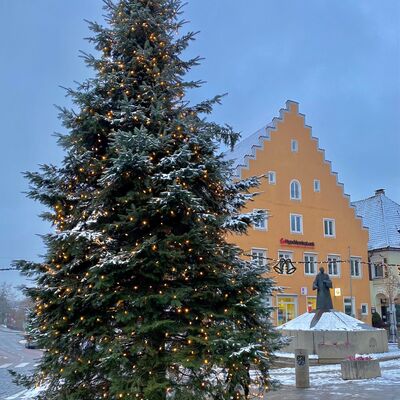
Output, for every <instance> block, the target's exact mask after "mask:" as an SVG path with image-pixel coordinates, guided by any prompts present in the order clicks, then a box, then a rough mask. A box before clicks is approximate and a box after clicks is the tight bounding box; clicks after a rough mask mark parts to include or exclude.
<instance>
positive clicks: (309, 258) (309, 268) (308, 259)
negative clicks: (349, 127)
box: [304, 254, 317, 275]
mask: <svg viewBox="0 0 400 400" xmlns="http://www.w3.org/2000/svg"><path fill="white" fill-rule="evenodd" d="M304 273H305V274H306V275H315V274H316V273H317V256H316V255H315V254H304Z"/></svg>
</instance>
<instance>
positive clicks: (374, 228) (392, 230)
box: [353, 189, 400, 323]
mask: <svg viewBox="0 0 400 400" xmlns="http://www.w3.org/2000/svg"><path fill="white" fill-rule="evenodd" d="M353 205H354V206H355V207H356V213H357V214H358V215H359V216H360V217H362V219H363V223H364V226H366V227H367V228H368V229H369V242H368V254H369V261H370V269H369V272H370V279H371V303H372V308H373V310H374V309H375V310H376V311H377V312H378V313H379V314H380V315H381V317H382V319H383V320H384V321H385V322H389V311H390V305H391V304H392V310H393V311H394V310H396V314H397V321H398V323H400V268H399V267H398V266H400V205H399V204H397V203H396V202H394V201H393V200H390V199H389V198H388V197H387V196H386V195H385V191H384V190H383V189H379V190H377V191H376V192H375V195H374V196H372V197H369V198H367V199H365V200H360V201H356V202H354V203H353Z"/></svg>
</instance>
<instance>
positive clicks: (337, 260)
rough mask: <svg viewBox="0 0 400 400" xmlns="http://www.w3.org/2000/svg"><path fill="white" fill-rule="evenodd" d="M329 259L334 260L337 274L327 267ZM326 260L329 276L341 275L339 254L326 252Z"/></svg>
mask: <svg viewBox="0 0 400 400" xmlns="http://www.w3.org/2000/svg"><path fill="white" fill-rule="evenodd" d="M329 259H331V260H335V261H336V269H337V274H334V273H332V272H331V271H330V269H329V267H330V262H331V261H329ZM326 261H328V264H327V272H328V275H329V276H333V277H336V278H337V277H340V275H341V268H340V267H341V263H340V256H339V255H338V254H328V257H327V258H326Z"/></svg>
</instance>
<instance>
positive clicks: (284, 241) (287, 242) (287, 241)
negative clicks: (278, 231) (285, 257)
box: [280, 238, 315, 247]
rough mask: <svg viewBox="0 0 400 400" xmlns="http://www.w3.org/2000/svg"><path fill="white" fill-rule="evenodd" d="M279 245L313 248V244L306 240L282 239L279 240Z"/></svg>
mask: <svg viewBox="0 0 400 400" xmlns="http://www.w3.org/2000/svg"><path fill="white" fill-rule="evenodd" d="M280 244H281V245H284V246H297V247H315V242H308V241H306V240H295V239H284V238H282V239H281V240H280Z"/></svg>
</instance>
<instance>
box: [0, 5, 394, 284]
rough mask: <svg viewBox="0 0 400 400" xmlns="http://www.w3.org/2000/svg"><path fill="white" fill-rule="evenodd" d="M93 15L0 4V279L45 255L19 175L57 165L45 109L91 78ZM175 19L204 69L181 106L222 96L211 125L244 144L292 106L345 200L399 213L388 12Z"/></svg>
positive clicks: (209, 11) (261, 11)
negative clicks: (228, 128)
mask: <svg viewBox="0 0 400 400" xmlns="http://www.w3.org/2000/svg"><path fill="white" fill-rule="evenodd" d="M101 5H102V2H101V1H100V0H84V1H82V0H69V1H67V2H66V1H61V0H58V1H54V0H35V1H32V0H13V1H11V0H8V1H7V0H3V1H1V0H0V37H1V38H2V42H1V44H0V49H1V62H0V121H1V125H0V137H1V149H2V150H1V156H0V185H1V186H0V187H1V195H0V268H5V267H8V266H9V265H10V262H11V260H13V259H29V260H39V259H40V254H43V253H44V248H43V245H42V242H41V238H40V235H41V234H44V233H46V232H48V231H49V230H50V229H51V227H50V226H49V225H48V224H47V223H45V222H43V221H41V219H40V218H39V217H38V214H40V213H41V212H42V211H43V208H42V207H41V206H40V205H38V204H36V203H34V202H33V200H30V199H28V198H26V195H25V194H24V191H26V190H27V189H28V184H27V182H26V180H25V179H24V178H23V176H22V174H21V172H23V171H28V170H29V171H32V170H36V169H37V168H38V165H39V164H43V163H56V164H58V163H60V162H61V160H62V156H63V154H62V152H61V150H60V149H59V148H58V147H57V145H56V141H55V138H54V136H52V134H53V133H54V132H65V130H64V128H63V127H62V126H61V124H60V121H59V120H58V118H57V110H56V108H55V107H54V104H57V105H60V106H69V104H70V103H69V100H68V99H67V98H65V91H64V90H63V89H62V87H74V85H75V83H74V82H76V81H78V82H82V81H83V80H84V79H85V78H87V77H90V76H91V74H92V71H90V70H88V69H87V68H86V66H85V65H84V63H83V61H82V59H81V58H80V57H79V51H80V50H82V51H88V52H90V51H91V50H92V48H91V46H90V44H89V43H88V42H87V41H85V40H84V38H85V37H88V36H89V34H90V33H89V30H88V28H87V23H86V22H85V21H84V20H85V19H86V20H96V21H102V9H101ZM184 18H185V19H187V20H189V21H190V23H189V24H188V25H187V27H186V28H185V29H190V30H193V31H199V34H198V35H197V40H196V41H195V42H193V43H192V45H191V47H190V49H188V51H187V54H186V56H187V57H189V56H197V55H199V56H201V57H203V58H204V60H203V62H202V65H201V66H199V67H197V68H196V69H195V70H193V71H191V72H190V76H189V77H190V78H194V79H201V80H204V81H205V82H206V83H205V85H204V86H203V87H202V88H201V89H198V90H197V91H196V92H193V93H191V94H189V98H190V100H191V101H200V100H203V99H204V98H209V97H212V96H214V95H215V94H223V93H227V94H228V95H227V96H226V97H225V98H224V102H223V104H222V105H221V106H219V107H217V108H216V109H215V111H214V113H213V115H212V118H213V119H214V120H215V121H217V122H220V123H229V124H230V125H232V126H233V127H234V128H235V129H236V130H237V131H240V132H241V133H242V136H243V137H244V138H245V137H246V136H248V135H250V134H252V133H253V132H255V131H256V130H258V129H259V128H261V127H262V126H264V125H266V124H267V123H268V122H270V121H271V120H272V118H273V117H274V116H277V115H278V114H279V109H280V108H282V107H284V106H285V101H286V100H288V99H290V100H295V101H298V102H299V103H300V112H302V113H304V114H305V115H306V122H307V124H308V125H311V126H312V128H313V135H314V136H316V137H318V138H319V141H320V147H321V148H323V149H325V150H326V156H327V159H329V160H331V161H332V164H333V169H334V170H335V171H336V172H338V173H339V180H340V181H341V182H343V183H344V185H345V191H346V193H348V194H350V196H351V199H352V200H360V199H363V198H366V197H369V196H372V195H373V193H374V190H375V189H378V188H385V189H386V194H387V196H389V197H390V198H391V199H392V200H394V201H396V202H398V203H400V169H399V152H400V117H399V115H400V23H399V22H400V2H399V1H398V0H337V1H332V0H218V1H216V0H189V2H188V5H187V6H186V7H185V8H184ZM4 281H6V282H9V283H12V284H14V285H15V284H18V283H20V282H21V281H22V280H21V278H20V277H19V276H18V273H16V272H3V271H0V284H1V282H4Z"/></svg>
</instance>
